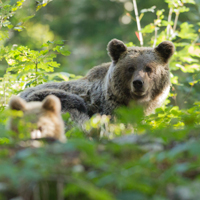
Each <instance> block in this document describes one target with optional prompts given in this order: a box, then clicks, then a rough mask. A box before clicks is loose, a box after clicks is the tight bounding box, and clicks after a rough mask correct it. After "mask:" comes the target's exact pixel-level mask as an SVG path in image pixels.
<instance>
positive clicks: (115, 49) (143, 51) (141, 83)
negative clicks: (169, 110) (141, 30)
mask: <svg viewBox="0 0 200 200" xmlns="http://www.w3.org/2000/svg"><path fill="white" fill-rule="evenodd" d="M107 50H108V54H109V56H110V57H111V59H112V64H111V66H110V68H109V72H108V79H109V80H108V81H109V85H110V90H111V92H112V93H113V94H114V95H116V96H118V99H119V98H121V100H122V101H126V100H127V101H129V100H131V99H133V100H136V101H137V102H149V101H150V100H153V99H155V98H157V97H158V96H159V95H160V94H162V93H163V92H165V93H167V94H168V92H169V87H170V80H169V67H168V62H169V59H170V57H171V56H172V55H173V53H174V45H173V44H172V42H169V41H164V42H162V43H160V44H159V45H158V46H157V47H155V48H149V47H126V45H125V44H124V43H123V42H122V41H120V40H117V39H113V40H111V41H110V42H109V43H108V48H107ZM165 90H166V91H165ZM165 96H166V95H165ZM165 98H166V97H165Z"/></svg>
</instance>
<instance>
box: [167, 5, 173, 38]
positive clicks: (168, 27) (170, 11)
mask: <svg viewBox="0 0 200 200" xmlns="http://www.w3.org/2000/svg"><path fill="white" fill-rule="evenodd" d="M172 12H173V8H170V9H169V15H168V20H167V21H168V23H170V22H171V19H172ZM170 27H171V25H170V24H168V25H167V39H169V33H170Z"/></svg>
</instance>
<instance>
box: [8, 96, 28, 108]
mask: <svg viewBox="0 0 200 200" xmlns="http://www.w3.org/2000/svg"><path fill="white" fill-rule="evenodd" d="M9 108H10V109H11V110H22V111H24V110H25V108H26V102H25V101H24V100H23V99H22V98H20V97H18V96H14V97H12V98H11V100H10V102H9Z"/></svg>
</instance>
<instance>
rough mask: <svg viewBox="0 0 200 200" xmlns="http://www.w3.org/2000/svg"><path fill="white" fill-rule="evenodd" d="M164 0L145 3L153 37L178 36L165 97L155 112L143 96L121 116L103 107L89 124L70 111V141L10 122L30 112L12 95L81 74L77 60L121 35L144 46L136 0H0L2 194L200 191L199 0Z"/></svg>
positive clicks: (149, 41)
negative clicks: (33, 134) (33, 138)
mask: <svg viewBox="0 0 200 200" xmlns="http://www.w3.org/2000/svg"><path fill="white" fill-rule="evenodd" d="M155 2H156V1H155ZM160 2H161V1H158V5H157V7H156V6H154V5H151V3H152V2H151V1H147V2H145V3H144V1H142V0H141V1H138V2H137V3H138V8H140V10H139V15H140V16H139V17H140V21H141V25H142V31H141V32H142V35H143V39H144V46H155V45H156V44H159V43H160V42H162V41H164V40H170V41H172V42H173V43H174V45H175V47H176V52H175V54H174V56H173V58H172V59H171V62H170V69H171V82H172V87H171V88H172V89H171V93H170V96H169V98H168V99H167V100H166V102H165V105H163V106H162V107H161V108H159V109H157V110H156V113H155V114H153V115H151V116H148V117H145V116H143V114H142V111H141V109H140V108H138V107H136V106H135V105H134V104H133V105H131V106H130V108H119V109H118V110H117V111H116V118H115V119H114V120H112V121H111V120H110V118H109V116H99V115H97V116H94V117H93V118H92V119H91V120H90V121H89V122H88V123H87V124H86V125H85V126H86V130H87V131H86V132H87V133H85V132H83V131H81V130H79V129H78V128H77V127H76V126H74V124H73V122H72V121H71V120H70V118H69V116H68V115H67V114H66V115H64V116H63V118H64V119H65V120H66V121H67V123H68V125H70V127H72V128H71V129H70V130H68V131H67V132H66V135H67V137H68V142H67V143H66V144H60V143H59V142H53V143H50V142H48V141H45V140H44V141H40V145H41V146H40V147H39V148H34V147H30V140H29V137H30V136H29V133H26V132H24V130H23V129H22V130H21V132H20V134H19V135H16V134H15V133H13V132H11V131H8V130H6V123H7V120H8V118H9V116H11V115H20V114H21V113H19V112H14V113H13V112H11V111H9V110H7V109H6V107H7V104H8V101H9V98H10V97H11V96H12V95H14V94H18V93H19V92H20V91H22V90H24V89H25V88H27V87H33V86H35V85H38V84H41V83H44V82H49V81H61V80H65V81H68V80H69V79H75V78H79V77H78V76H77V75H78V74H76V76H75V75H73V74H71V73H72V71H75V70H73V69H71V68H70V66H71V67H72V68H74V66H75V64H77V66H78V67H77V68H76V70H77V71H79V72H80V73H83V71H86V70H87V69H88V67H92V66H94V65H97V64H99V61H102V60H103V59H104V57H105V55H106V54H105V46H106V43H108V41H109V40H110V39H112V38H113V37H118V38H119V39H123V40H125V41H126V42H127V43H128V45H130V46H131V45H138V46H139V45H140V43H141V40H140V41H139V40H138V39H137V37H136V36H135V35H134V32H135V31H137V32H138V30H137V25H136V22H135V14H134V11H133V8H132V7H131V5H132V1H128V0H127V1H126V0H123V1H122V0H120V1H117V0H116V1H108V0H102V1H91V0H84V1H61V0H59V1H52V2H50V1H24V0H19V1H14V0H12V1H0V8H1V10H0V18H1V20H0V58H1V63H0V66H1V78H0V79H1V82H0V104H1V111H0V130H1V131H0V145H1V146H0V149H1V151H0V199H2V200H5V199H12V198H14V197H18V199H27V200H29V199H37V200H40V199H52V200H53V199H57V200H62V199H73V200H75V199H81V200H86V199H87V200H88V199H89V200H113V199H118V200H129V199H134V200H145V199H148V200H149V199H152V200H167V199H173V200H176V199H177V200H180V199H184V200H186V199H187V200H188V199H189V200H197V199H200V193H199V191H198V190H199V185H200V181H199V173H200V168H199V166H200V159H199V154H200V137H199V130H200V123H199V121H200V95H199V92H200V90H199V80H200V73H199V70H200V64H199V61H200V47H199V45H200V39H199V33H200V23H199V22H198V20H199V15H198V12H199V11H198V10H199V9H200V5H199V3H198V2H195V1H193V0H181V1H179V0H165V2H162V3H160ZM127 3H129V4H127ZM143 4H144V5H143ZM145 4H146V5H145ZM127 5H129V6H127ZM149 7H150V8H149ZM163 8H164V9H163ZM50 11H51V12H50ZM59 15H60V18H59ZM123 17H124V18H123ZM153 17H154V18H153ZM122 18H123V19H122ZM89 19H90V20H89ZM91 19H92V20H91ZM119 19H120V22H119ZM45 20H46V21H45ZM130 20H131V21H130ZM72 22H73V23H72ZM45 23H46V24H49V25H46V24H45ZM91 27H94V29H91ZM109 28H110V29H111V31H110V30H108V29H109ZM105 30H106V31H105ZM94 33H95V34H94ZM136 34H137V33H136ZM102 35H103V36H104V37H103V36H102ZM137 35H138V34H137ZM72 38H73V39H72ZM81 41H84V42H81ZM78 44H80V46H79V47H78ZM81 46H82V48H83V49H82V51H81V50H80V49H79V51H78V52H75V53H74V54H73V55H70V49H72V48H74V51H75V49H76V48H77V49H78V48H80V47H81ZM93 47H95V48H94V49H93ZM83 50H84V51H85V52H87V51H88V52H89V53H88V54H81V52H84V51H83ZM89 54H90V57H88V55H89ZM69 55H70V56H69ZM84 56H85V60H84V62H83V57H84ZM77 57H79V59H78V60H77ZM75 60H77V61H75ZM104 61H107V60H104ZM60 63H62V65H60ZM72 63H73V64H72ZM80 63H83V64H85V65H88V66H86V68H85V69H84V70H83V69H82V64H80ZM68 70H69V71H70V72H71V73H67V72H69V71H68ZM133 133H134V134H133ZM20 196H21V198H20Z"/></svg>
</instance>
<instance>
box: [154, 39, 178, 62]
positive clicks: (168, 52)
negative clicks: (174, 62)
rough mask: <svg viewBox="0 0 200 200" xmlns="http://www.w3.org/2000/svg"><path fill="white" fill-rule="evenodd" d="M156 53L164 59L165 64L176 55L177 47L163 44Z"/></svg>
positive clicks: (165, 42) (157, 48)
mask: <svg viewBox="0 0 200 200" xmlns="http://www.w3.org/2000/svg"><path fill="white" fill-rule="evenodd" d="M155 50H156V52H157V53H159V55H160V56H161V57H162V59H163V61H164V62H168V60H169V59H170V57H171V56H172V55H173V54H174V51H175V47H174V45H173V43H172V42H169V41H164V42H161V43H160V44H159V45H158V46H157V47H156V48H155Z"/></svg>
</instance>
